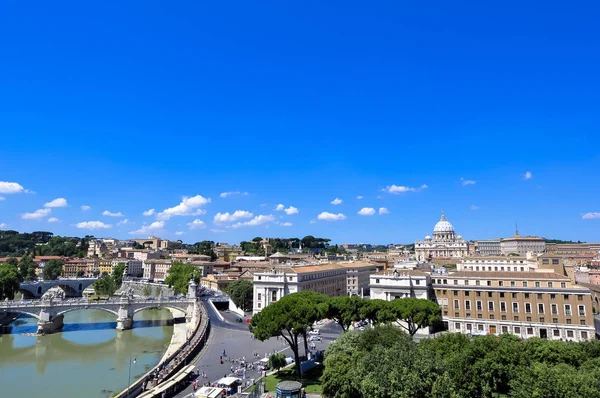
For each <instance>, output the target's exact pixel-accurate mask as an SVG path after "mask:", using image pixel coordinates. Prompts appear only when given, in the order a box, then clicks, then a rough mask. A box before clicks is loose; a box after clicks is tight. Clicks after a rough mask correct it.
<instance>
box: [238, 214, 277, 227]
mask: <svg viewBox="0 0 600 398" xmlns="http://www.w3.org/2000/svg"><path fill="white" fill-rule="evenodd" d="M273 221H275V216H273V215H272V214H269V215H266V216H265V215H262V214H261V215H259V216H256V217H254V218H253V219H252V220H250V221H246V222H239V223H237V224H233V225H232V226H231V228H239V227H256V226H258V225H262V224H265V223H268V222H273Z"/></svg>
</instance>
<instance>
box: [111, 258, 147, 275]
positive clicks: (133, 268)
mask: <svg viewBox="0 0 600 398" xmlns="http://www.w3.org/2000/svg"><path fill="white" fill-rule="evenodd" d="M119 263H123V264H125V272H126V273H127V276H133V277H136V278H139V277H141V276H142V275H143V273H144V268H143V264H142V261H141V260H136V259H135V258H115V259H113V260H112V266H113V268H114V267H115V266H116V265H118V264H119Z"/></svg>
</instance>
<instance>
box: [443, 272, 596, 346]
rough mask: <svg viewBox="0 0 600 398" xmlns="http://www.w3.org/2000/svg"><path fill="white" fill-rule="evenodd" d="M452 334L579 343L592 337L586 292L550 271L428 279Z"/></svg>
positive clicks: (592, 323) (589, 296) (449, 276)
mask: <svg viewBox="0 0 600 398" xmlns="http://www.w3.org/2000/svg"><path fill="white" fill-rule="evenodd" d="M431 282H432V286H433V289H434V295H435V298H436V299H437V302H438V304H439V305H440V307H441V308H442V319H443V321H444V322H445V323H446V324H447V326H448V330H449V331H450V332H459V333H467V334H495V335H498V334H500V333H511V334H514V335H516V336H518V337H521V338H531V337H540V338H547V339H553V340H573V341H583V340H590V339H593V338H594V336H595V330H594V318H593V310H592V300H591V293H590V290H589V289H587V288H585V287H582V286H578V285H575V284H574V283H573V282H572V281H571V280H569V279H568V278H567V277H565V276H563V275H559V274H556V273H553V272H525V271H524V272H509V271H504V272H501V271H457V272H453V273H449V274H435V273H432V274H431Z"/></svg>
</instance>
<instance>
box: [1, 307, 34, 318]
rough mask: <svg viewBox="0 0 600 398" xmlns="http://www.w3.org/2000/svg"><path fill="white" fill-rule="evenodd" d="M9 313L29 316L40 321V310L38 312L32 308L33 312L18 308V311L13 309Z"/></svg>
mask: <svg viewBox="0 0 600 398" xmlns="http://www.w3.org/2000/svg"><path fill="white" fill-rule="evenodd" d="M6 312H9V313H14V314H21V315H28V316H30V317H33V318H35V319H38V320H39V319H40V310H39V309H38V310H36V309H35V308H32V309H31V310H27V309H21V308H16V309H12V308H10V309H9V310H8V311H6Z"/></svg>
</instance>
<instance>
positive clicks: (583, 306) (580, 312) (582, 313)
mask: <svg viewBox="0 0 600 398" xmlns="http://www.w3.org/2000/svg"><path fill="white" fill-rule="evenodd" d="M579 316H585V305H580V306H579Z"/></svg>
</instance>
